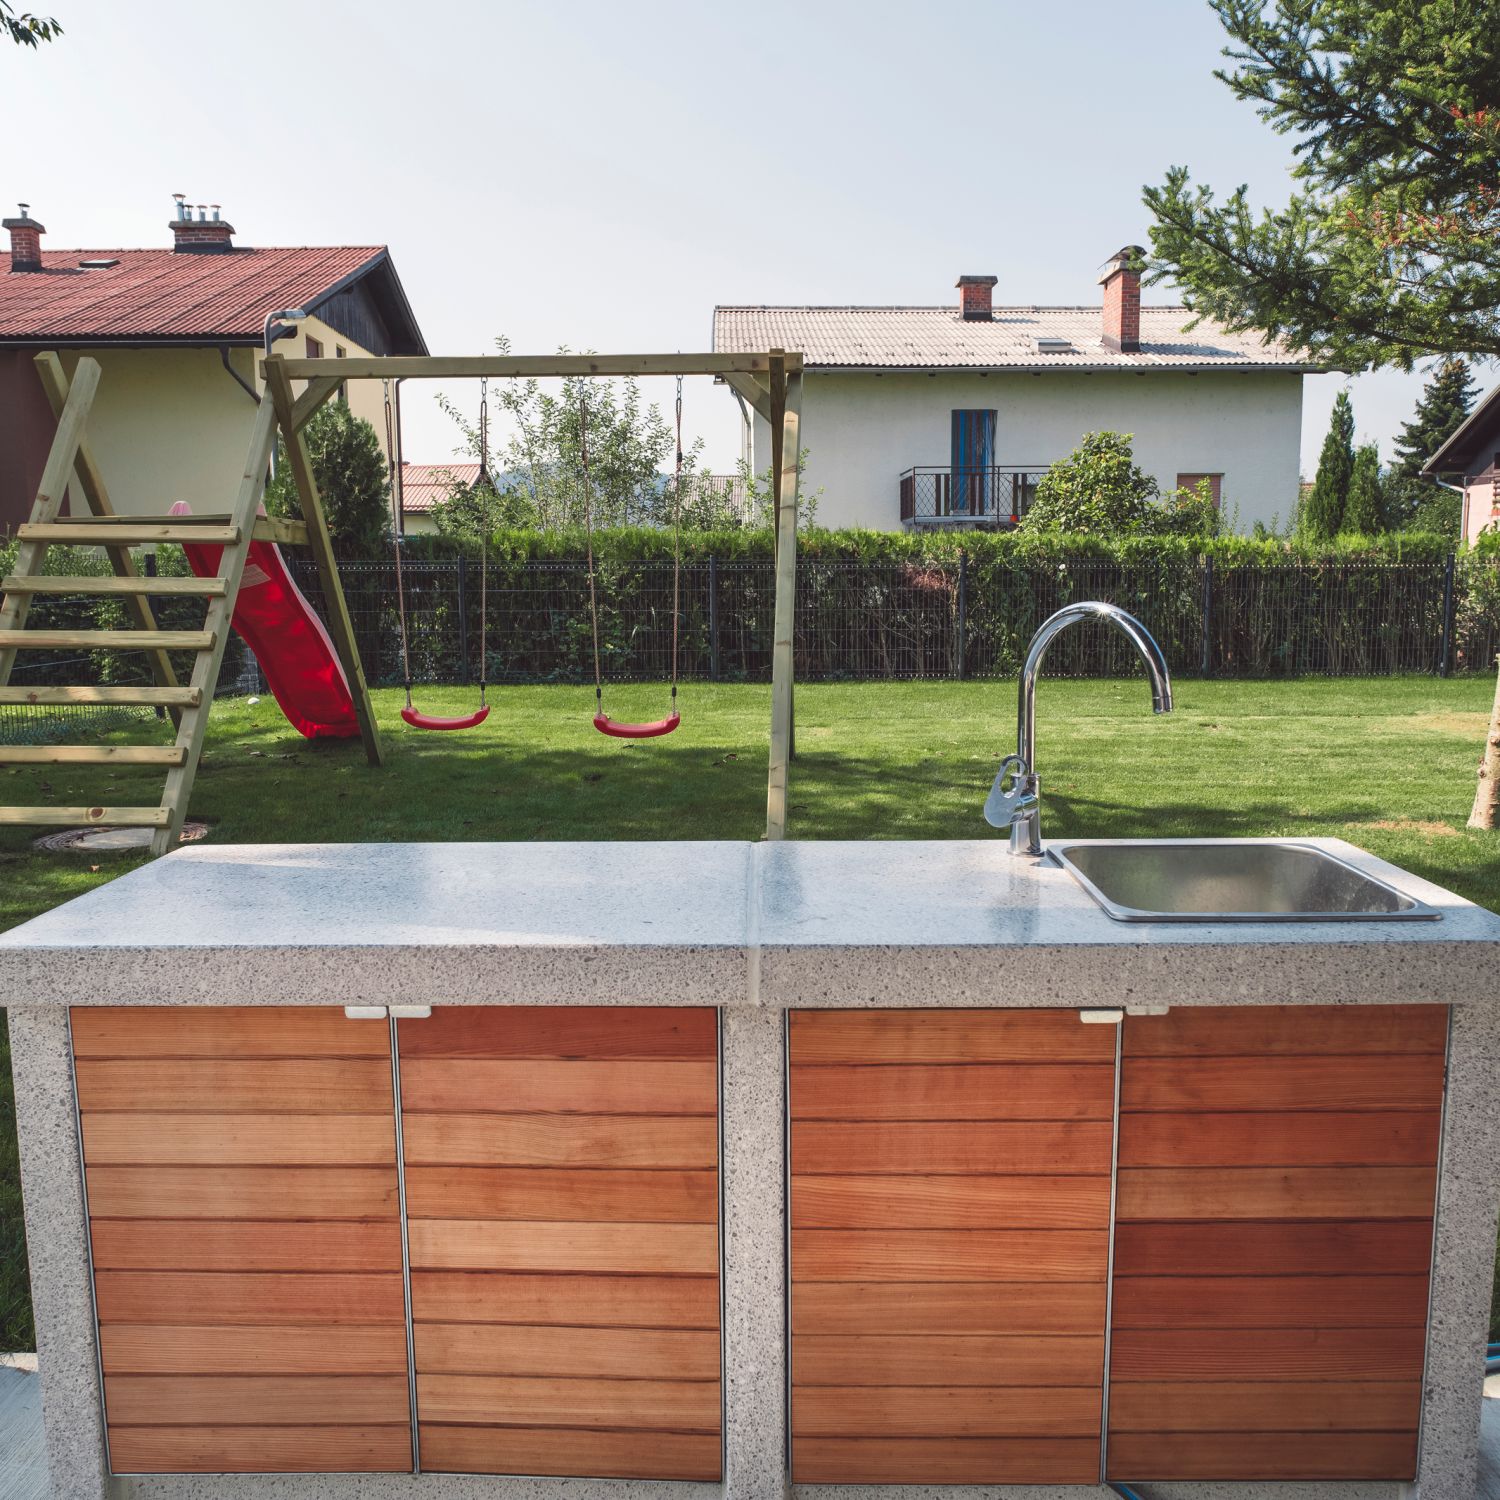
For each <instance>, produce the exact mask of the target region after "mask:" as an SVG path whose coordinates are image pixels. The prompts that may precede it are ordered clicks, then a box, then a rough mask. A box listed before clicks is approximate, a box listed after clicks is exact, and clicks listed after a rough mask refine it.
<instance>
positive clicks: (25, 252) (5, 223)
mask: <svg viewBox="0 0 1500 1500" xmlns="http://www.w3.org/2000/svg"><path fill="white" fill-rule="evenodd" d="M16 206H17V207H18V208H19V209H20V210H21V217H20V218H19V219H0V229H8V230H10V268H11V270H12V271H40V270H41V269H42V236H43V235H44V234H46V232H47V230H46V227H45V226H44V225H41V224H38V223H37V221H36V220H35V219H33V218H32V217H31V205H30V204H29V203H18V204H17V205H16Z"/></svg>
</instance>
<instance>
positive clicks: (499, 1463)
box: [420, 1422, 720, 1481]
mask: <svg viewBox="0 0 1500 1500" xmlns="http://www.w3.org/2000/svg"><path fill="white" fill-rule="evenodd" d="M420 1432H421V1447H422V1468H423V1470H424V1471H425V1472H427V1473H430V1474H564V1475H566V1474H591V1475H598V1476H600V1477H601V1478H611V1479H703V1480H710V1481H712V1480H717V1479H718V1478H719V1477H720V1475H719V1465H720V1455H719V1438H718V1435H717V1434H716V1433H700V1432H582V1431H579V1430H578V1429H576V1428H574V1429H568V1428H562V1429H558V1428H526V1427H446V1426H442V1425H440V1424H438V1423H432V1422H423V1423H422V1424H421V1429H420Z"/></svg>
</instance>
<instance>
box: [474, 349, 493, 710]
mask: <svg viewBox="0 0 1500 1500" xmlns="http://www.w3.org/2000/svg"><path fill="white" fill-rule="evenodd" d="M478 483H479V484H480V485H481V486H482V487H483V488H482V491H481V495H482V498H481V501H480V503H481V505H482V506H483V507H484V509H483V512H482V514H481V516H480V522H479V706H480V707H481V708H483V707H485V691H486V689H487V688H488V686H489V683H488V681H487V679H488V677H489V669H490V600H489V576H490V566H489V562H490V559H489V544H490V496H491V494H493V493H494V489H495V483H494V481H493V480H492V479H491V478H490V380H489V376H488V375H485V376H481V377H480V381H479V480H478Z"/></svg>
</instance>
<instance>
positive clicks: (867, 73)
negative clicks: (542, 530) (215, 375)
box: [0, 0, 1493, 472]
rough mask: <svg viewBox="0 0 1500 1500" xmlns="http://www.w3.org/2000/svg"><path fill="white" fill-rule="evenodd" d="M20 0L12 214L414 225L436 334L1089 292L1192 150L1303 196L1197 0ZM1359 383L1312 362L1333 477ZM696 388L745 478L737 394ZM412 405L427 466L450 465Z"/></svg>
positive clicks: (672, 338)
mask: <svg viewBox="0 0 1500 1500" xmlns="http://www.w3.org/2000/svg"><path fill="white" fill-rule="evenodd" d="M28 6H29V7H30V8H32V9H36V10H39V11H41V12H42V13H44V14H50V13H55V14H56V15H57V17H58V19H59V20H60V21H61V22H62V23H63V25H64V26H65V28H66V34H65V35H64V36H63V37H62V38H61V39H60V40H59V41H57V42H55V43H53V44H51V45H50V46H43V47H42V48H40V49H39V50H38V51H36V52H35V53H33V52H30V51H23V50H22V49H19V48H12V47H6V48H5V50H4V52H3V53H0V110H3V118H4V119H5V120H6V122H7V126H8V128H7V130H6V137H7V139H6V148H7V149H6V151H5V155H4V165H3V167H0V205H5V206H6V208H7V211H10V210H9V208H8V204H9V201H10V200H13V199H25V200H27V201H29V202H30V203H31V204H32V205H33V213H35V214H36V216H37V217H39V218H40V219H41V220H42V222H43V223H45V224H46V226H47V230H48V234H47V238H46V240H45V241H44V243H45V244H46V245H48V246H50V247H53V248H65V247H75V246H76V247H80V248H112V247H117V246H137V245H164V244H167V243H169V239H170V236H169V234H168V230H167V220H168V217H169V215H170V210H171V206H172V202H171V194H172V193H174V192H184V193H186V194H187V195H188V198H189V200H190V201H191V202H194V203H197V202H218V203H221V204H223V206H224V214H225V217H226V218H228V219H230V220H231V221H232V222H233V223H234V225H235V226H236V229H237V242H238V243H240V244H252V245H253V244H266V245H299V244H314V245H317V244H333V243H350V244H365V243H385V244H389V246H390V247H391V251H392V254H393V255H394V257H395V262H396V266H397V269H398V270H399V272H400V274H401V277H402V280H403V282H404V283H405V286H406V290H407V293H408V295H409V297H410V298H411V302H412V305H413V307H414V308H415V310H416V313H417V317H418V320H419V321H420V323H421V325H422V328H423V330H424V332H425V333H426V336H427V340H428V344H429V346H430V348H431V349H432V350H433V352H435V353H448V354H457V353H477V352H480V351H481V350H483V349H485V348H486V347H488V345H489V341H490V340H491V339H492V338H493V336H494V335H495V334H498V333H505V334H507V335H509V337H510V339H511V341H512V344H513V345H514V347H515V349H516V350H517V352H528V353H532V352H534V353H545V352H549V351H551V350H553V349H555V348H556V347H557V346H559V345H560V344H567V345H569V346H571V347H573V348H592V349H598V350H605V351H636V350H673V349H684V350H689V349H706V348H707V347H708V345H709V337H710V321H711V314H712V309H713V306H714V304H715V303H716V302H751V303H760V302H769V303H777V302H813V303H847V302H853V303H863V302H869V303H904V302H912V303H929V304H930V303H944V302H948V301H956V298H957V293H956V292H955V291H954V289H953V283H954V280H955V279H956V277H957V275H958V274H959V273H960V272H968V271H974V272H990V273H993V274H995V275H997V276H998V277H999V278H1000V284H999V286H998V287H997V288H996V300H997V301H1000V302H1020V303H1031V302H1040V303H1048V302H1057V303H1093V302H1096V301H1097V300H1098V297H1099V289H1098V286H1097V285H1096V276H1097V270H1098V266H1099V264H1100V262H1101V261H1103V260H1104V259H1105V257H1106V256H1108V255H1109V254H1110V253H1111V252H1112V251H1114V250H1116V249H1118V248H1119V246H1121V245H1123V244H1127V243H1130V242H1132V241H1139V242H1142V243H1144V242H1145V240H1146V230H1147V215H1146V213H1145V210H1144V209H1143V208H1142V206H1141V201H1140V190H1141V185H1142V184H1143V183H1146V182H1154V181H1159V180H1160V179H1161V178H1162V176H1163V174H1164V173H1165V170H1166V168H1167V167H1168V166H1170V165H1172V164H1173V163H1186V164H1188V165H1189V166H1191V167H1192V168H1193V170H1194V173H1195V175H1197V176H1198V177H1199V178H1200V179H1202V180H1206V181H1208V182H1210V183H1212V184H1214V185H1215V186H1216V187H1219V188H1221V189H1223V190H1228V189H1230V188H1233V187H1234V186H1236V185H1237V184H1238V183H1240V182H1247V183H1249V185H1250V187H1251V191H1252V193H1253V195H1254V196H1255V197H1256V198H1257V199H1258V200H1259V201H1262V202H1267V201H1271V202H1279V201H1281V200H1282V199H1283V198H1284V197H1285V196H1286V193H1287V189H1288V180H1287V172H1286V169H1287V165H1288V162H1289V160H1290V156H1289V145H1288V143H1287V142H1286V141H1285V140H1284V139H1282V138H1280V137H1277V136H1275V135H1273V134H1272V133H1271V132H1270V131H1269V130H1268V129H1267V128H1266V127H1265V126H1264V125H1263V124H1262V123H1261V122H1260V121H1259V120H1258V119H1257V118H1256V116H1255V115H1254V113H1253V111H1252V110H1251V109H1250V107H1249V106H1247V105H1243V104H1238V103H1236V102H1235V101H1234V100H1233V99H1232V98H1231V96H1230V94H1229V91H1228V90H1227V89H1226V88H1225V87H1224V86H1223V85H1222V84H1220V83H1218V82H1217V81H1216V80H1215V79H1214V78H1213V77H1212V69H1213V67H1214V66H1215V65H1216V60H1217V57H1218V52H1219V48H1220V46H1221V38H1222V33H1221V31H1220V28H1219V25H1218V22H1217V21H1216V20H1215V19H1214V17H1213V15H1212V14H1211V12H1210V11H1209V10H1208V8H1207V6H1206V5H1205V4H1200V3H1198V0H1135V3H1134V4H1132V5H1128V6H1123V5H1120V4H1119V3H1118V0H1064V3H1061V4H1051V5H1037V4H1035V3H1034V0H990V3H987V4H984V3H958V0H925V3H922V4H905V5H898V4H891V3H887V0H858V3H855V0H803V3H801V4H795V3H787V0H764V3H761V4H758V5H755V6H742V5H731V4H727V3H709V4H704V3H702V0H699V3H677V0H629V3H625V4H621V3H619V0H614V3H600V0H573V3H570V4H540V3H536V4H522V3H518V0H499V3H489V4H478V3H468V0H426V3H416V4H413V3H403V4H400V5H397V4H394V3H391V0H366V3H363V4H344V3H329V0H296V3H293V0H258V3H257V4H254V5H248V4H227V3H224V0H152V3H150V4H147V5H132V6H124V5H120V4H119V3H118V0H28ZM21 122H29V124H27V125H26V126H25V128H22V124H21ZM1147 300H1148V301H1152V300H1155V301H1167V300H1171V298H1170V294H1169V293H1168V292H1167V290H1166V289H1165V288H1157V289H1156V290H1155V292H1154V293H1152V292H1148V294H1147ZM1479 375H1480V380H1481V382H1482V383H1483V384H1485V385H1486V386H1487V385H1488V384H1490V383H1491V381H1492V379H1493V374H1492V372H1490V371H1488V370H1481V371H1480V372H1479ZM652 384H653V385H654V386H655V387H656V393H659V396H660V398H661V400H662V402H663V406H664V407H668V406H670V401H671V390H670V388H669V385H668V383H666V382H654V383H652ZM1342 384H1343V378H1342V377H1338V376H1320V377H1318V378H1316V379H1310V380H1308V381H1307V382H1306V390H1307V397H1306V411H1305V414H1304V423H1303V464H1304V468H1306V469H1307V470H1308V471H1309V472H1310V470H1311V468H1312V467H1313V466H1314V465H1315V463H1316V457H1317V450H1318V447H1319V445H1320V443H1321V441H1322V436H1323V432H1324V430H1325V428H1326V425H1327V415H1328V408H1329V406H1330V404H1331V402H1332V400H1333V396H1334V393H1335V391H1336V390H1337V389H1338V388H1339V386H1340V385H1342ZM1419 385H1420V378H1419V377H1416V376H1410V377H1408V376H1401V375H1394V374H1384V375H1379V376H1365V377H1361V378H1359V379H1357V380H1356V381H1355V382H1354V407H1355V417H1356V422H1357V426H1358V429H1359V433H1360V435H1361V437H1370V438H1376V439H1379V440H1380V442H1381V446H1382V449H1383V450H1384V451H1386V452H1387V453H1388V452H1389V447H1390V439H1391V437H1392V436H1393V434H1394V433H1395V432H1396V430H1397V429H1398V428H1399V426H1400V424H1401V422H1402V421H1403V420H1405V418H1406V417H1407V416H1408V415H1409V414H1410V409H1411V405H1412V401H1413V399H1414V397H1415V394H1416V391H1417V389H1418V388H1419ZM409 389H410V388H409ZM450 394H451V395H452V396H454V397H455V398H456V399H458V400H460V401H468V402H471V403H472V402H473V401H474V400H475V399H477V392H476V391H474V390H465V389H463V388H461V387H458V388H454V389H452V390H451V391H450ZM686 409H687V424H688V427H689V429H690V430H693V431H698V432H701V433H702V434H703V435H704V436H705V437H706V438H707V440H708V443H709V451H708V457H709V460H710V463H711V465H712V466H713V467H715V468H726V467H728V466H729V465H730V464H731V463H732V461H733V458H734V456H735V453H736V451H737V433H738V415H737V412H736V409H735V407H734V404H733V402H732V400H731V398H730V397H729V395H728V394H727V393H726V392H724V391H723V390H714V389H713V388H712V387H711V386H710V385H709V384H708V383H707V382H706V381H699V382H689V387H688V391H687V393H686ZM406 412H407V422H408V433H407V439H406V449H407V452H408V454H409V455H410V456H411V457H412V458H413V459H429V460H443V459H447V458H449V457H451V456H452V452H453V444H454V436H455V434H454V429H453V428H452V426H451V424H449V422H448V421H447V419H446V418H444V417H443V416H442V415H441V414H440V413H439V412H438V411H437V409H436V407H435V405H434V404H433V403H431V402H429V401H426V400H424V399H421V398H420V397H418V396H417V393H416V392H415V391H412V392H411V395H410V397H409V398H408V401H407V402H406ZM808 441H809V443H810V444H811V445H814V446H815V445H816V434H815V432H813V431H811V430H810V431H809V433H808Z"/></svg>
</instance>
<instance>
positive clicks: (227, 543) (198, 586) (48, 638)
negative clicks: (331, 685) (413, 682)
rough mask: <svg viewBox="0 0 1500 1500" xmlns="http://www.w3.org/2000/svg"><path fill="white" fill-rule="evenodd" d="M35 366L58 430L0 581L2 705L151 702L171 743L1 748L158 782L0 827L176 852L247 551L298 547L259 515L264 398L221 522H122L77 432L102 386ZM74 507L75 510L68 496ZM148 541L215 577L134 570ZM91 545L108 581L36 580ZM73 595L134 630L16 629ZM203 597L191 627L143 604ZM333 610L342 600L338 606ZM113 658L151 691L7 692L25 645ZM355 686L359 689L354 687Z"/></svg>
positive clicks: (15, 760) (292, 527) (266, 446)
mask: <svg viewBox="0 0 1500 1500" xmlns="http://www.w3.org/2000/svg"><path fill="white" fill-rule="evenodd" d="M36 363H37V369H38V372H39V374H40V375H41V378H42V384H43V386H44V387H45V388H46V391H47V395H48V398H49V399H50V400H51V402H52V407H53V410H54V412H55V413H56V414H57V433H56V436H55V438H54V439H53V443H52V450H51V452H50V453H49V454H48V457H47V463H46V467H45V468H44V469H43V471H42V479H41V483H40V485H39V486H38V490H37V497H36V503H35V504H34V505H33V507H32V511H31V520H30V521H29V522H28V523H27V524H25V525H23V526H21V527H20V529H19V531H18V533H17V539H18V540H19V542H20V546H19V548H18V549H17V557H16V563H15V572H14V574H12V575H11V576H9V577H7V578H5V579H4V580H3V581H0V593H3V599H0V705H6V704H11V705H16V704H27V705H57V706H77V705H83V704H122V705H139V706H143V707H154V708H158V709H162V710H165V711H166V712H167V713H169V714H170V715H171V717H172V720H173V723H174V725H175V728H176V738H175V740H174V742H173V743H172V744H170V745H16V746H8V745H0V765H66V766H82V765H95V766H98V765H136V766H162V767H164V768H165V769H166V783H165V786H164V787H163V790H162V795H161V800H160V801H159V803H158V804H157V805H156V806H155V807H59V806H44V807H4V806H0V825H4V824H11V825H14V824H23V825H25V824H29V825H34V826H39V827H57V826H62V827H75V826H80V825H83V826H87V825H94V826H97V827H101V828H150V829H152V830H153V832H152V837H151V851H152V853H153V854H164V853H166V852H167V851H168V850H170V849H173V848H175V847H176V846H177V842H178V839H179V838H180V836H181V833H182V821H183V818H184V816H185V815H186V813H187V807H188V798H189V796H190V795H191V793H192V787H193V780H194V777H195V776H196V774H197V770H198V762H199V758H200V756H201V755H202V751H203V739H204V734H205V732H206V730H207V727H208V713H209V709H210V707H211V705H212V702H213V696H214V689H215V687H216V686H217V683H218V680H219V669H220V666H221V664H222V663H223V660H224V647H225V645H226V643H227V641H228V639H229V634H230V621H231V620H232V618H233V615H234V605H235V600H236V598H237V597H238V595H239V588H240V580H241V578H242V577H243V575H244V571H245V561H246V559H247V557H248V556H249V552H250V543H251V542H252V541H253V540H256V539H258V538H260V537H264V538H265V539H267V540H276V541H294V540H305V538H306V527H305V526H304V525H303V524H302V523H288V522H270V521H267V520H266V518H265V517H257V515H256V510H257V507H258V506H259V504H260V500H261V495H262V493H263V491H264V488H265V480H266V469H267V465H268V464H269V463H270V458H271V450H272V446H273V444H274V443H275V441H276V432H277V416H276V409H275V406H274V405H273V403H272V402H271V401H269V400H266V401H262V402H261V405H260V409H259V411H258V413H257V416H256V419H255V424H254V428H253V431H252V435H251V440H250V449H249V453H248V455H247V458H246V462H245V471H244V474H243V475H242V477H241V479H240V485H239V492H238V494H237V495H236V497H235V501H234V506H233V509H232V510H230V511H229V512H228V513H227V514H224V515H201V516H119V515H116V513H115V511H114V508H113V506H112V505H111V503H110V500H109V495H108V492H107V491H106V489H105V486H104V481H103V478H102V477H101V475H100V473H99V470H98V467H97V466H96V464H95V463H94V460H93V456H92V454H91V452H90V450H89V447H88V443H87V440H86V438H85V435H84V430H85V425H86V423H87V419H88V413H89V408H90V406H91V405H92V403H93V399H94V394H95V391H96V390H97V388H98V384H99V365H98V363H97V361H95V360H92V359H89V358H86V357H85V358H82V359H80V360H79V361H78V366H77V368H76V370H75V371H74V374H73V378H72V381H71V382H70V381H69V380H68V378H67V376H66V374H65V373H64V371H63V367H62V364H61V362H60V361H59V360H58V358H57V356H56V355H55V354H43V355H40V356H38V358H37V361H36ZM75 479H76V484H75V494H77V493H78V492H81V493H82V496H83V499H84V500H85V502H86V503H87V505H88V510H89V514H88V515H85V516H76V517H64V516H62V515H61V509H62V502H63V497H64V495H65V494H66V493H67V489H68V484H69V482H70V481H71V480H75ZM75 504H76V501H75ZM158 542H177V543H191V542H198V543H202V544H206V545H212V546H218V547H221V548H222V549H223V550H222V551H221V553H220V557H219V570H218V572H217V574H216V575H215V576H214V577H212V578H155V577H145V576H142V575H141V574H140V573H138V572H137V571H136V567H135V564H134V562H133V561H132V559H131V556H130V551H129V549H130V548H131V547H138V546H141V545H143V544H151V543H158ZM59 544H62V545H70V546H82V547H100V548H102V549H103V550H104V552H105V555H106V556H107V557H108V559H109V562H110V566H111V569H112V574H113V576H100V577H62V576H57V575H51V576H49V575H47V574H46V572H45V567H46V559H47V551H48V548H49V547H52V546H54V545H59ZM48 594H71V595H96V596H111V597H118V598H120V600H121V601H122V603H123V604H124V606H125V608H126V610H127V612H128V614H129V616H130V623H131V626H132V628H131V629H127V630H45V629H32V630H28V629H27V628H26V618H27V615H28V613H29V612H30V609H31V601H32V600H33V599H34V598H35V597H36V596H38V595H48ZM152 595H157V596H178V597H182V596H187V597H190V598H197V599H202V600H203V601H204V605H205V610H204V618H203V623H202V628H201V629H197V630H162V629H160V628H159V627H158V626H157V623H156V617H155V615H154V613H153V611H152V608H151V604H150V596H152ZM340 603H342V600H340ZM56 649H63V650H78V651H96V650H118V651H141V652H145V653H146V655H147V658H148V660H149V662H150V666H151V673H152V677H153V679H154V682H153V685H151V686H142V687H105V686H97V685H88V686H82V685H80V686H66V685H59V686H49V687H43V686H35V687H12V686H10V685H9V683H10V674H11V669H12V666H13V665H14V663H15V660H16V655H17V653H18V652H21V651H31V650H56ZM170 651H191V652H193V653H194V657H193V669H192V673H191V675H190V677H189V679H188V681H187V682H186V683H185V684H184V683H181V682H179V681H178V679H177V675H176V672H175V670H174V669H173V666H172V662H171V659H170V658H169V656H168V652H170ZM361 687H363V683H362V682H361Z"/></svg>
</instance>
